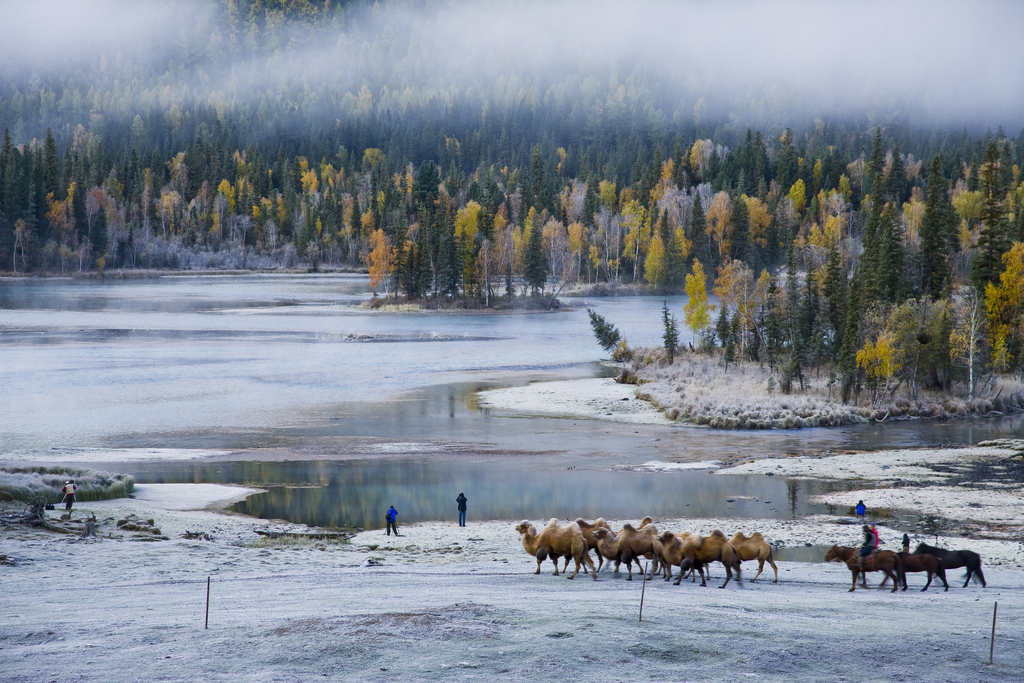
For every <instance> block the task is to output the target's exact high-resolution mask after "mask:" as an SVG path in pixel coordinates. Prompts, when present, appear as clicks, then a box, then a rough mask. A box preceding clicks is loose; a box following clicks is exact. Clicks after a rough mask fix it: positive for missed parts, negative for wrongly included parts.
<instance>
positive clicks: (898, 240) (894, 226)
mask: <svg viewBox="0 0 1024 683" xmlns="http://www.w3.org/2000/svg"><path fill="white" fill-rule="evenodd" d="M880 230H881V234H880V236H879V237H880V242H881V247H882V253H881V256H882V260H881V266H880V268H879V270H878V271H876V275H875V278H876V279H878V280H880V285H881V288H882V289H881V292H882V296H881V298H882V300H883V301H888V302H889V303H896V302H897V301H899V300H900V298H901V297H900V294H901V286H900V284H901V279H902V278H903V276H904V272H903V266H904V261H905V260H906V251H905V249H904V247H903V223H902V221H900V217H899V216H898V215H897V214H896V205H895V204H894V203H892V202H890V203H888V204H886V205H885V209H883V210H882V222H881V226H880Z"/></svg>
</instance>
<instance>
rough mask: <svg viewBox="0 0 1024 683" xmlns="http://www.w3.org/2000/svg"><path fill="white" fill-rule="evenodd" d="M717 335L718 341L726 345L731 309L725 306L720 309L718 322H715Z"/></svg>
mask: <svg viewBox="0 0 1024 683" xmlns="http://www.w3.org/2000/svg"><path fill="white" fill-rule="evenodd" d="M715 336H716V337H718V342H719V344H721V345H722V346H725V340H726V338H727V337H728V336H729V311H728V309H727V308H726V307H725V306H722V307H720V308H719V310H718V322H717V323H715Z"/></svg>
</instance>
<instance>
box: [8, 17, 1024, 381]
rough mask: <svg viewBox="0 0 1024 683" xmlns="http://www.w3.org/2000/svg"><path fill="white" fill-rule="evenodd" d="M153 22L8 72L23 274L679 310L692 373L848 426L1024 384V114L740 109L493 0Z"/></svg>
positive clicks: (785, 105) (774, 106) (827, 105)
mask: <svg viewBox="0 0 1024 683" xmlns="http://www.w3.org/2000/svg"><path fill="white" fill-rule="evenodd" d="M480 6H482V7H484V8H485V9H486V10H487V11H491V12H494V13H495V14H494V16H491V17H490V20H491V23H492V24H493V25H495V26H496V25H498V24H500V25H501V26H502V30H493V31H489V30H486V29H485V28H483V25H482V24H480V23H477V24H474V25H472V26H470V24H469V23H467V22H469V21H470V19H471V18H473V17H475V18H476V20H479V17H478V16H476V14H474V13H477V12H480V11H482V10H480V9H479V7H480ZM60 7H62V8H63V9H64V10H66V11H68V12H74V11H77V10H74V9H73V8H70V7H69V6H60ZM584 8H585V6H580V5H573V6H572V9H573V11H574V12H577V13H578V12H583V11H585V9H584ZM535 9H536V8H535ZM605 9H607V7H605ZM136 11H137V12H138V16H135V15H132V16H129V17H128V18H127V19H125V21H136V22H137V23H138V26H140V27H141V28H139V30H132V31H129V30H126V27H125V26H124V25H121V24H118V23H117V22H116V21H112V22H111V25H110V26H109V27H107V28H106V29H104V28H98V29H97V30H98V31H99V32H100V37H99V38H97V39H96V40H97V41H101V42H102V40H101V39H103V36H104V34H103V30H108V31H112V32H114V31H116V33H117V36H118V40H117V41H116V47H109V46H108V44H107V43H105V42H104V43H103V44H102V45H99V44H98V43H92V42H89V41H85V42H74V41H72V42H71V43H70V44H68V45H67V46H66V48H65V49H58V46H57V45H58V44H57V43H56V42H51V43H47V44H46V45H47V46H48V47H51V48H52V49H50V50H47V54H46V55H45V56H40V57H38V58H32V59H24V58H19V57H18V56H17V55H15V54H14V51H15V50H17V49H18V47H19V46H18V43H17V41H14V42H13V44H11V45H9V46H8V47H7V48H4V49H6V50H7V51H8V52H6V53H3V54H0V56H2V57H4V59H3V60H0V128H3V129H4V135H3V143H2V148H0V269H2V271H3V272H6V273H8V274H11V275H63V276H71V275H74V276H80V275H81V276H85V275H89V276H98V275H103V274H109V273H112V272H123V271H126V270H132V269H143V270H162V269H176V270H205V269H219V270H249V269H252V270H270V269H300V270H312V271H317V270H325V269H366V270H367V271H368V272H369V275H370V278H371V282H372V283H373V286H374V287H375V288H377V289H378V290H379V292H380V293H381V294H383V296H384V297H385V298H389V297H390V298H395V299H401V300H403V301H410V302H415V301H419V302H422V303H423V305H431V306H439V305H456V306H474V307H476V306H484V307H487V306H491V307H495V306H497V307H501V306H510V305H527V303H526V302H529V301H530V300H533V301H540V302H547V303H550V302H552V301H554V299H555V297H556V296H558V295H560V294H567V293H571V292H577V293H578V292H588V293H602V292H613V293H614V292H620V293H658V294H660V293H674V292H679V293H682V292H685V293H686V294H688V295H689V297H690V298H689V301H690V303H689V304H688V306H687V309H686V310H685V312H684V316H685V322H686V323H687V326H688V327H689V328H690V329H691V330H693V332H694V337H695V338H694V340H693V342H694V343H695V346H696V347H702V348H706V349H713V348H716V347H719V348H720V349H721V353H722V354H723V355H725V356H727V357H728V358H729V359H736V360H752V361H758V362H759V363H764V362H768V363H770V364H771V365H772V366H774V365H775V364H778V365H779V366H780V367H781V368H783V369H784V372H783V375H784V377H785V378H786V380H785V385H786V386H787V387H790V386H792V384H793V382H796V383H798V384H802V383H803V380H804V376H805V374H806V372H807V369H808V368H810V367H820V366H821V365H822V364H830V365H832V366H834V367H835V368H836V372H837V373H838V375H837V377H838V379H837V381H838V382H839V384H840V385H841V392H842V396H843V399H844V400H846V399H848V398H850V397H851V396H852V395H853V394H856V393H858V392H859V391H860V389H861V387H862V386H863V387H866V388H867V389H869V390H870V391H871V393H872V396H873V398H875V397H878V396H882V397H884V396H885V395H886V394H887V393H888V394H889V395H891V392H894V391H895V388H896V387H897V386H902V387H904V389H906V388H908V387H909V388H910V390H911V391H912V392H913V393H914V394H916V392H917V387H918V386H920V387H923V388H930V389H938V390H941V391H943V392H945V391H949V390H951V389H952V388H953V386H954V384H959V386H961V387H963V388H964V391H965V392H966V393H968V394H969V395H970V396H972V397H973V396H974V393H975V391H976V389H977V387H978V385H979V383H981V382H982V381H983V378H984V377H986V376H991V375H992V374H994V373H1014V372H1017V373H1020V372H1022V371H1024V184H1022V183H1021V177H1020V168H1021V165H1022V154H1024V129H1022V130H1021V131H1020V132H1019V133H1018V134H1016V136H1014V135H1013V134H1012V133H1007V132H1005V131H1004V129H1003V126H1002V123H1003V122H1004V121H1005V122H1007V124H1008V125H1015V126H1016V125H1020V124H1021V119H1020V108H1019V104H1020V103H1019V101H1017V102H1013V101H1012V99H1011V101H1010V105H1012V106H1011V107H1010V109H1013V108H1014V107H1016V113H1015V114H1012V115H1009V114H1005V111H1006V107H1003V106H1002V105H1005V104H1006V102H1004V101H1002V100H1000V101H999V102H997V103H996V104H998V105H1000V106H995V105H993V106H991V107H990V108H989V109H986V110H984V111H981V112H978V111H967V110H962V109H956V108H955V107H952V108H947V109H943V107H944V104H943V103H942V102H941V101H936V100H935V99H934V98H933V97H932V96H931V95H930V94H929V93H928V92H925V93H924V95H922V91H919V90H917V89H915V88H912V87H909V86H908V87H907V88H906V91H905V92H903V93H902V94H899V90H898V87H899V83H898V82H893V83H890V84H888V86H887V88H886V89H883V91H881V92H879V93H875V94H874V95H873V96H872V97H871V98H869V99H868V100H866V101H865V102H860V103H858V102H852V103H851V102H850V101H846V100H843V99H841V98H840V97H838V96H835V97H833V96H826V95H823V94H822V92H824V91H825V90H827V89H825V88H822V92H818V91H817V90H815V88H813V87H811V88H807V87H805V86H801V85H799V84H798V81H791V80H782V81H770V80H769V81H768V82H765V83H764V84H762V83H761V81H759V80H758V78H760V77H761V74H760V72H759V67H757V66H755V65H749V71H751V73H752V75H751V76H750V79H749V80H748V81H743V82H741V83H740V84H739V86H737V87H735V88H732V89H729V88H723V87H721V86H720V84H719V82H718V81H717V80H716V77H715V76H716V74H717V75H718V76H720V75H721V73H720V72H718V71H715V70H714V69H712V68H710V67H709V66H708V65H709V64H711V63H714V61H715V60H709V59H704V60H700V59H697V60H690V61H687V60H684V59H679V60H661V61H659V53H658V51H657V50H656V49H654V47H652V46H650V45H647V46H644V45H643V43H644V41H643V37H644V35H645V34H649V35H650V36H651V37H652V38H657V37H658V36H660V35H661V34H660V33H658V29H656V28H653V27H650V26H649V25H647V24H640V25H639V26H636V25H634V24H633V23H630V22H626V28H624V29H623V30H624V31H625V32H626V33H627V34H628V36H627V37H629V38H631V39H632V40H633V41H634V42H633V43H632V45H633V46H634V48H633V49H632V51H630V50H624V51H623V50H611V49H610V50H609V52H612V53H613V54H611V55H609V56H605V55H603V52H602V50H601V49H600V48H598V47H593V46H584V47H579V49H569V47H570V46H569V41H544V40H538V38H537V36H536V35H527V34H528V33H535V30H534V29H530V30H529V31H527V30H526V29H524V27H523V26H522V25H516V24H514V23H513V21H514V18H513V17H512V16H511V14H513V13H514V12H513V10H509V9H507V8H506V9H504V10H502V9H500V6H498V5H497V3H477V4H460V3H441V2H436V3H435V2H412V1H410V2H389V3H367V2H337V1H335V2H332V1H331V0H326V1H324V2H319V1H317V2H313V1H311V0H219V1H210V2H198V3H185V2H169V3H145V2H144V3H139V5H138V8H137V9H136ZM693 11H694V12H702V13H704V14H707V13H709V12H712V11H713V10H712V9H709V8H707V7H704V8H702V9H699V10H693ZM129 14H130V13H129ZM565 16H568V15H556V16H555V17H554V19H555V22H554V23H556V25H557V20H560V19H563V18H565ZM702 16H703V15H702ZM72 18H73V17H72ZM704 18H706V17H704ZM86 20H87V19H86V18H85V17H83V18H82V21H86ZM499 20H500V21H499ZM609 21H610V19H609ZM501 22H508V23H505V24H501ZM153 26H161V27H165V28H164V29H161V30H157V29H154V28H153ZM467 26H469V27H470V28H467V29H466V31H464V32H463V31H460V28H465V27H467ZM491 28H493V26H492V27H491ZM471 29H472V30H471ZM505 29H507V30H505ZM68 30H73V29H68ZM580 30H581V31H584V35H585V36H586V35H590V34H587V33H586V31H587V30H594V31H596V30H597V29H586V28H584V29H580ZM464 33H470V34H472V39H469V38H467V37H466V35H464ZM58 34H59V32H58ZM59 37H60V36H59V35H58V36H57V37H54V38H52V41H56V40H57V38H59ZM108 37H109V36H108ZM40 40H43V39H40ZM531 40H532V41H534V42H531ZM695 40H696V39H695ZM547 42H554V43H557V45H555V46H554V47H551V46H546V47H545V45H546V43H547ZM586 42H587V41H580V43H583V44H585V43H586ZM647 42H648V43H650V42H657V41H653V40H652V41H647ZM446 44H454V45H456V46H457V48H458V49H456V50H452V51H451V52H445V47H444V46H445V45H446ZM523 45H525V46H526V47H525V48H524V47H523ZM574 45H576V46H577V47H578V46H579V43H575V44H574ZM538 54H540V55H541V56H540V57H537V56H536V55H538ZM937 59H938V60H939V61H941V59H939V58H937ZM876 63H877V62H876ZM723 68H724V67H723ZM744 68H747V67H744ZM1011 85H1012V84H1011ZM965 87H968V88H970V87H971V86H965ZM1009 90H1010V91H1011V92H1012V91H1013V90H1014V89H1013V88H1012V87H1010V88H1009ZM894 93H896V94H894ZM922 102H923V103H924V104H922ZM928 103H931V104H928ZM712 294H713V295H714V296H713V297H710V295H712Z"/></svg>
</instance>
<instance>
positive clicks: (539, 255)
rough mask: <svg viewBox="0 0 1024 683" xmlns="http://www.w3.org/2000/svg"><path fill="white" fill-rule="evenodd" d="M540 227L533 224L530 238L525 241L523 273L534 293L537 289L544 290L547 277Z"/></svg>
mask: <svg viewBox="0 0 1024 683" xmlns="http://www.w3.org/2000/svg"><path fill="white" fill-rule="evenodd" d="M541 233H542V231H541V227H540V226H539V225H535V226H533V227H532V228H531V229H530V239H529V240H528V241H527V243H526V266H525V269H524V270H525V272H524V275H525V277H526V284H528V285H529V286H530V290H531V291H532V293H533V294H534V295H536V294H537V293H538V291H540V292H543V291H544V284H545V283H546V282H547V278H548V266H547V263H545V260H544V250H543V242H542V240H541V237H542V235H541Z"/></svg>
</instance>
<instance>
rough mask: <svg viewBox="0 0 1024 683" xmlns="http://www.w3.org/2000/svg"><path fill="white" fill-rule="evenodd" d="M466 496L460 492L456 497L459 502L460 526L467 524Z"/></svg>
mask: <svg viewBox="0 0 1024 683" xmlns="http://www.w3.org/2000/svg"><path fill="white" fill-rule="evenodd" d="M467 500H469V499H468V498H466V494H465V493H460V494H459V497H458V498H456V499H455V502H456V503H458V504H459V526H466V501H467Z"/></svg>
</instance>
